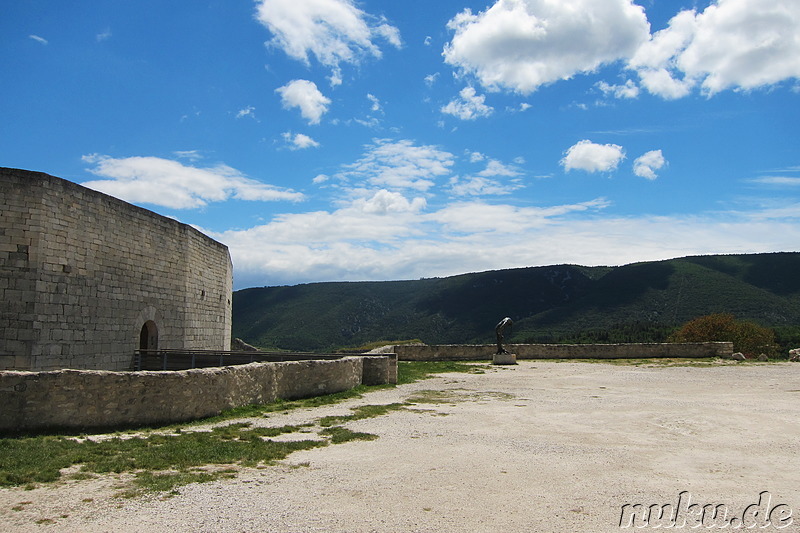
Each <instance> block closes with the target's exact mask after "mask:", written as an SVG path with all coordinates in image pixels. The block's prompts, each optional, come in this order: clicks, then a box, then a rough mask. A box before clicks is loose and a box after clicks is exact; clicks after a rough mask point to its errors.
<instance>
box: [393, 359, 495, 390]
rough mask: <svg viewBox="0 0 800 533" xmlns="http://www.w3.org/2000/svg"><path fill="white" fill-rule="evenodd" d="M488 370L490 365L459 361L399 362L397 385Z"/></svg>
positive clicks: (480, 372)
mask: <svg viewBox="0 0 800 533" xmlns="http://www.w3.org/2000/svg"><path fill="white" fill-rule="evenodd" d="M487 368H489V365H488V364H475V363H462V362H459V361H399V362H398V363H397V384H398V385H405V384H408V383H413V382H415V381H420V380H422V379H428V378H431V377H433V376H434V375H435V374H444V373H447V372H463V373H467V374H482V373H483V372H485V371H486V369H487Z"/></svg>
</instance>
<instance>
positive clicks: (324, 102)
mask: <svg viewBox="0 0 800 533" xmlns="http://www.w3.org/2000/svg"><path fill="white" fill-rule="evenodd" d="M275 92H277V93H278V94H280V95H281V104H282V105H283V107H284V109H291V108H294V107H296V108H298V109H300V114H301V115H302V116H303V118H304V119H306V120H308V123H309V124H319V122H320V120H321V119H322V115H324V114H325V113H327V111H328V106H329V105H330V103H331V100H330V98H327V97H326V96H325V95H323V94H322V93H321V92H320V90H319V89H318V88H317V84H316V83H314V82H313V81H308V80H292V81H290V82H289V83H287V84H286V85H284V86H283V87H279V88H277V89H275Z"/></svg>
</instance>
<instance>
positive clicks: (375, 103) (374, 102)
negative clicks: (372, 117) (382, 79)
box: [367, 93, 383, 112]
mask: <svg viewBox="0 0 800 533" xmlns="http://www.w3.org/2000/svg"><path fill="white" fill-rule="evenodd" d="M367 100H369V102H370V104H371V106H370V110H371V111H374V112H379V111H383V108H382V107H381V101H380V100H379V99H378V97H377V96H375V95H373V94H370V93H367Z"/></svg>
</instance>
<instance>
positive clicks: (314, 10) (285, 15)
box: [256, 0, 402, 85]
mask: <svg viewBox="0 0 800 533" xmlns="http://www.w3.org/2000/svg"><path fill="white" fill-rule="evenodd" d="M256 19H257V20H258V21H259V22H260V23H261V24H263V25H264V26H265V27H266V28H267V29H268V30H269V31H270V32H271V33H272V35H273V38H272V40H271V41H269V44H270V45H271V46H275V47H278V48H280V49H281V50H283V51H284V52H285V53H286V54H287V55H288V56H289V57H291V58H294V59H296V60H298V61H302V62H303V63H305V64H306V65H309V64H310V56H313V57H314V58H315V59H316V60H317V61H318V62H319V63H320V64H322V65H324V66H326V67H329V68H330V69H331V70H332V74H331V84H332V85H337V84H339V83H341V81H342V79H341V65H342V64H345V63H350V64H358V63H360V62H361V61H362V59H363V58H364V57H380V56H381V50H380V48H379V47H378V45H377V44H376V40H378V39H381V40H384V41H386V42H388V43H389V44H390V45H392V46H394V47H397V48H400V47H401V46H402V41H401V38H400V30H398V29H397V28H396V27H394V26H392V25H391V24H389V23H388V22H387V21H386V19H385V18H383V17H376V16H374V15H370V14H368V13H366V12H364V11H362V10H361V9H359V8H358V7H356V3H355V2H354V1H353V0H258V2H257V7H256Z"/></svg>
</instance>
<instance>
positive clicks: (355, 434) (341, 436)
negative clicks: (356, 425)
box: [320, 426, 378, 444]
mask: <svg viewBox="0 0 800 533" xmlns="http://www.w3.org/2000/svg"><path fill="white" fill-rule="evenodd" d="M320 434H322V435H328V436H329V437H330V438H331V442H332V443H333V444H342V443H344V442H350V441H353V440H375V439H377V438H378V436H377V435H373V434H372V433H362V432H359V431H351V430H349V429H347V428H345V427H342V426H333V427H329V428H325V429H323V430H322V431H321V432H320Z"/></svg>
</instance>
